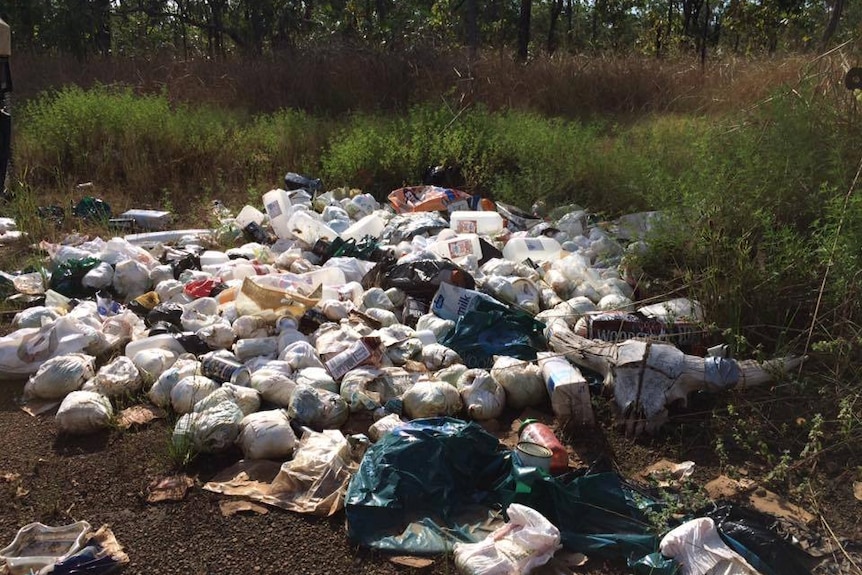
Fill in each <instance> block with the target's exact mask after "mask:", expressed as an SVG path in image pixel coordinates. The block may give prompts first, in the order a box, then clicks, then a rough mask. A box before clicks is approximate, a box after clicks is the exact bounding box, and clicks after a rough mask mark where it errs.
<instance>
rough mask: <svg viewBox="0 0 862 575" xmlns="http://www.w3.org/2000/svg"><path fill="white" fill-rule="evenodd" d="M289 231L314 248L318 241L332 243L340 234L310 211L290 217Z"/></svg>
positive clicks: (300, 212)
mask: <svg viewBox="0 0 862 575" xmlns="http://www.w3.org/2000/svg"><path fill="white" fill-rule="evenodd" d="M287 226H288V229H289V230H290V233H292V234H293V236H294V237H297V238H299V239H301V240H302V241H304V242H305V243H307V244H308V245H310V246H313V245H314V244H315V243H317V240H326V241H329V242H331V241H332V240H334V239H335V238H337V237H338V233H337V232H336V231H335V230H333V229H332V228H330V227H329V226H327V225H326V224H325V223H323V220H320V219H319V218H315V217H314V216H313V215H311V213H310V212H308V211H299V212H296V213H295V214H293V215H292V216H290V219H289V220H288V222H287Z"/></svg>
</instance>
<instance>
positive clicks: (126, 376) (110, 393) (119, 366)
mask: <svg viewBox="0 0 862 575" xmlns="http://www.w3.org/2000/svg"><path fill="white" fill-rule="evenodd" d="M142 385H143V380H142V379H141V372H140V371H138V368H137V367H136V366H135V363H134V362H133V361H132V359H131V358H129V357H126V356H124V355H121V356H119V357H118V358H116V359H115V360H113V361H112V362H111V363H108V364H106V365H103V366H102V367H101V368H100V369H99V371H98V372H96V375H95V377H93V378H92V379H90V380H89V381H87V382H86V383H85V384H84V387H83V389H86V390H89V391H95V392H97V393H101V394H102V395H104V396H106V397H122V396H131V395H134V394H135V393H137V392H139V391H140V390H141V386H142Z"/></svg>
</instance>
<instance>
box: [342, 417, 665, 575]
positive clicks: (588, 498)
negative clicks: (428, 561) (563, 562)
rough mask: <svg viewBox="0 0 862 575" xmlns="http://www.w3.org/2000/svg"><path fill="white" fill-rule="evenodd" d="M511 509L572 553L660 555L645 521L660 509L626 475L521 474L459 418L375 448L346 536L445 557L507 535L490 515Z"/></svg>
mask: <svg viewBox="0 0 862 575" xmlns="http://www.w3.org/2000/svg"><path fill="white" fill-rule="evenodd" d="M429 462H433V464H432V465H429ZM510 503H520V504H522V505H526V506H528V507H531V508H533V509H535V510H537V511H538V512H539V513H541V514H542V515H544V516H545V517H547V518H548V520H549V521H551V523H553V524H554V525H555V526H557V528H559V529H560V532H561V535H562V543H563V546H564V547H566V548H567V549H569V550H571V551H579V552H583V553H586V554H587V555H590V556H598V557H605V558H613V559H621V558H622V559H630V560H631V561H637V560H639V559H640V558H642V557H644V556H645V555H648V554H650V553H653V552H654V551H655V550H656V549H658V538H657V537H656V535H655V533H654V529H655V527H654V525H653V524H652V523H650V521H649V520H648V519H647V512H648V510H653V511H656V510H658V509H660V504H659V503H658V502H656V501H654V500H653V499H651V498H650V497H648V496H646V495H645V494H643V493H640V492H639V491H637V490H636V489H635V488H634V487H633V486H631V485H629V484H628V483H626V482H625V481H624V480H623V479H621V478H620V477H619V476H618V475H616V474H614V473H592V474H586V475H581V476H576V475H575V474H568V475H564V476H561V478H555V477H552V476H549V475H547V474H546V473H544V472H542V471H540V470H537V469H535V468H526V467H523V468H522V467H516V466H513V464H512V457H511V452H510V451H508V450H506V449H503V448H502V447H501V445H500V443H499V442H498V441H497V439H496V438H495V437H493V436H492V435H490V434H489V433H487V432H486V431H484V430H483V429H482V428H481V427H479V426H478V425H477V424H475V423H472V422H471V423H467V422H464V421H460V420H456V419H451V418H433V419H420V420H414V421H412V422H409V423H406V424H404V425H402V426H400V427H398V428H397V429H396V430H394V431H393V432H391V433H389V434H387V435H386V436H384V437H383V438H382V439H381V440H380V441H379V442H378V443H376V444H375V445H373V446H372V447H371V448H369V450H368V452H367V453H366V455H365V458H364V459H363V461H362V463H361V464H360V467H359V471H357V473H356V475H355V476H354V477H353V479H352V480H351V482H350V485H349V486H348V489H347V496H346V502H345V507H346V511H347V531H348V537H350V539H351V540H353V541H355V542H358V543H359V544H361V545H365V546H367V547H371V548H374V549H378V550H383V551H396V552H399V553H412V554H434V553H444V552H447V551H450V550H451V548H452V546H453V545H454V544H455V543H457V542H476V541H477V540H479V539H481V538H482V537H484V536H485V535H487V532H488V531H489V530H493V529H494V528H495V526H499V522H498V521H494V520H489V517H490V516H489V511H491V510H493V509H499V508H501V507H503V508H505V507H506V506H508V505H509V504H510ZM668 569H669V570H667V571H658V572H657V573H658V574H660V575H670V574H671V573H673V571H672V570H670V566H668Z"/></svg>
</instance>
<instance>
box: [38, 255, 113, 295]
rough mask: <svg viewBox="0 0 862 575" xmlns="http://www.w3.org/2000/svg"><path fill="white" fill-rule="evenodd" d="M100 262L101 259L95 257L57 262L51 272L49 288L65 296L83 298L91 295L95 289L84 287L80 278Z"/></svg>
mask: <svg viewBox="0 0 862 575" xmlns="http://www.w3.org/2000/svg"><path fill="white" fill-rule="evenodd" d="M100 263H102V262H101V260H99V259H97V258H83V259H80V260H69V261H67V262H64V263H62V264H59V265H58V266H57V267H56V268H54V271H53V272H52V273H51V284H50V287H51V289H52V290H54V291H55V292H58V293H61V294H63V295H64V296H66V297H75V298H85V297H89V296H92V295H93V294H94V293H96V290H95V289H88V288H85V287H84V286H83V285H82V284H81V280H83V279H84V276H85V275H87V272H88V271H90V270H91V269H93V268H94V267H96V266H97V265H99V264H100Z"/></svg>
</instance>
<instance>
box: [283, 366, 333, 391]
mask: <svg viewBox="0 0 862 575" xmlns="http://www.w3.org/2000/svg"><path fill="white" fill-rule="evenodd" d="M293 379H294V381H296V385H307V386H309V387H313V388H315V389H324V390H326V391H329V392H331V393H338V384H337V383H336V382H335V380H334V379H332V376H331V375H329V372H327V371H326V369H324V368H322V367H304V368H302V369H300V370H299V371H296V372H294V374H293Z"/></svg>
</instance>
